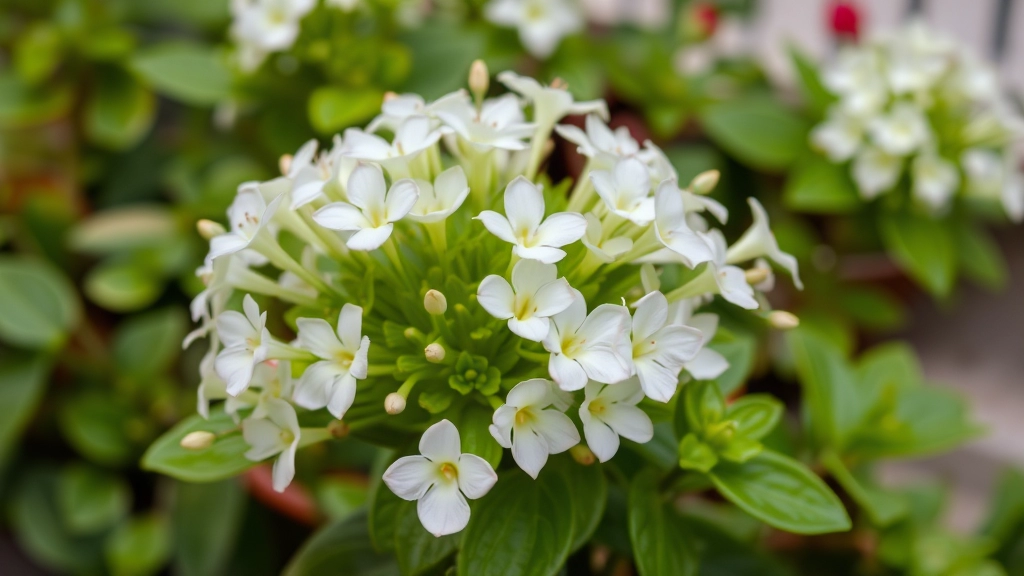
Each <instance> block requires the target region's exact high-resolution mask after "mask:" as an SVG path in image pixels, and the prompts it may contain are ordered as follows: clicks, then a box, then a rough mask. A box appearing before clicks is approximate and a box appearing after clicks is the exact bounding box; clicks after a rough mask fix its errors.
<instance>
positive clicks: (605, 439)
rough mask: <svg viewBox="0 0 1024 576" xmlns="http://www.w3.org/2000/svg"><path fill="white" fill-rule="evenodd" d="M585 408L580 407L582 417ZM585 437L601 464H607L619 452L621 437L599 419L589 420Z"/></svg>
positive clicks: (584, 426) (585, 428)
mask: <svg viewBox="0 0 1024 576" xmlns="http://www.w3.org/2000/svg"><path fill="white" fill-rule="evenodd" d="M584 410H585V408H583V407H580V415H581V416H582V415H583V412H584ZM583 435H584V436H585V437H586V439H587V447H588V448H590V451H591V452H593V453H594V456H597V459H598V460H600V461H601V462H607V461H609V460H611V459H612V456H615V453H616V452H618V451H619V435H618V434H616V433H615V431H614V430H612V429H611V427H610V426H608V425H607V424H605V423H604V422H603V421H601V420H599V419H597V418H593V417H591V418H588V421H586V422H584V424H583Z"/></svg>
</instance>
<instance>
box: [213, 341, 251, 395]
mask: <svg viewBox="0 0 1024 576" xmlns="http://www.w3.org/2000/svg"><path fill="white" fill-rule="evenodd" d="M213 366H214V370H216V372H217V375H218V376H220V377H221V379H222V380H224V382H225V383H226V384H227V390H228V394H230V395H231V396H238V395H239V394H241V393H242V392H243V391H245V389H246V388H248V387H249V380H250V379H251V378H252V369H253V354H252V351H251V350H249V349H247V348H243V347H240V346H239V347H234V348H225V349H224V350H221V351H220V353H219V354H217V359H216V360H215V361H214V364H213Z"/></svg>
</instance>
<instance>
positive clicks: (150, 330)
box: [113, 308, 188, 377]
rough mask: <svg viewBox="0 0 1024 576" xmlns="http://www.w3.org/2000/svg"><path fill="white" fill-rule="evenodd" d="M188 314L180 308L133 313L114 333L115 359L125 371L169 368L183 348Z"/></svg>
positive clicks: (135, 372)
mask: <svg viewBox="0 0 1024 576" xmlns="http://www.w3.org/2000/svg"><path fill="white" fill-rule="evenodd" d="M187 329H188V318H187V317H186V316H185V314H184V313H183V312H182V311H181V310H180V309H178V308H163V309H160V310H153V311H151V312H146V313H144V314H140V315H138V316H133V317H131V318H129V319H128V320H126V321H125V322H124V323H123V324H121V325H120V326H119V327H118V329H117V332H116V333H115V334H114V347H113V348H114V351H113V352H114V363H115V364H116V365H117V368H118V370H119V371H120V372H121V373H123V374H128V375H131V376H135V377H145V376H154V375H156V374H159V373H162V372H164V371H165V370H167V369H168V368H169V367H170V365H171V363H172V362H174V359H175V358H177V357H178V354H179V352H180V351H181V339H182V338H183V337H184V336H185V331H186V330H187Z"/></svg>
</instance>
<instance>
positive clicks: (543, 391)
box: [494, 378, 551, 424]
mask: <svg viewBox="0 0 1024 576" xmlns="http://www.w3.org/2000/svg"><path fill="white" fill-rule="evenodd" d="M550 387H551V383H550V382H548V381H547V380H545V379H543V378H531V379H530V380H524V381H522V382H520V383H519V384H516V385H515V386H513V387H512V389H511V390H509V392H508V397H507V398H506V400H505V401H506V402H507V404H508V405H509V406H514V407H515V408H524V407H526V406H539V407H541V408H543V407H544V406H547V399H548V389H549V388H550ZM499 410H500V408H499ZM512 416H515V413H513V414H512ZM494 417H495V422H494V423H495V424H497V423H498V421H497V417H498V413H497V412H495V413H494Z"/></svg>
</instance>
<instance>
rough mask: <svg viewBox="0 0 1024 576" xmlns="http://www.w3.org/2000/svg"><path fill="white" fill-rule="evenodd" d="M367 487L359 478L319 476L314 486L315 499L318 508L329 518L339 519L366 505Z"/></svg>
mask: <svg viewBox="0 0 1024 576" xmlns="http://www.w3.org/2000/svg"><path fill="white" fill-rule="evenodd" d="M368 496H369V488H368V486H367V485H366V482H365V481H363V480H362V479H360V478H350V477H348V476H338V477H333V476H329V477H326V478H321V479H320V480H319V481H318V482H317V486H316V500H317V503H319V505H320V510H321V511H322V512H323V513H324V515H325V516H327V517H328V518H330V519H331V520H341V519H344V518H347V517H349V516H351V515H352V514H355V513H356V512H357V511H359V509H361V508H362V507H364V506H366V503H367V499H368Z"/></svg>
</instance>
